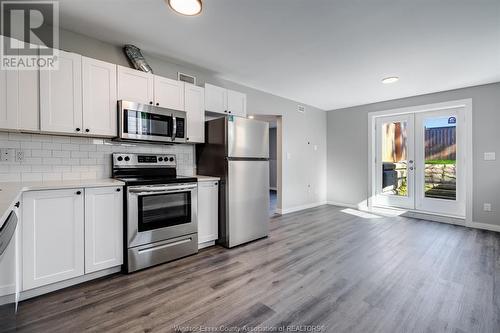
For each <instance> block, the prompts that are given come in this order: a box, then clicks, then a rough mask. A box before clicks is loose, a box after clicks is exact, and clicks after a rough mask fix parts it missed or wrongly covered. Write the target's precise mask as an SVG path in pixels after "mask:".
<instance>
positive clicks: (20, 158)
mask: <svg viewBox="0 0 500 333" xmlns="http://www.w3.org/2000/svg"><path fill="white" fill-rule="evenodd" d="M16 162H24V151H22V150H16Z"/></svg>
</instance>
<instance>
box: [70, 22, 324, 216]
mask: <svg viewBox="0 0 500 333" xmlns="http://www.w3.org/2000/svg"><path fill="white" fill-rule="evenodd" d="M124 42H126V41H124ZM60 48H61V49H63V50H66V51H70V52H75V53H79V54H82V55H84V56H88V57H92V58H96V59H100V60H104V61H108V62H112V63H116V64H119V65H123V66H128V62H127V59H126V58H125V56H124V54H123V51H122V49H121V45H119V46H118V45H111V44H108V43H104V42H101V41H98V40H96V39H93V38H89V37H86V36H84V35H81V34H78V33H74V32H70V31H64V30H62V31H61V32H60ZM221 52H223V51H221ZM144 56H145V58H146V60H147V61H148V62H149V64H150V65H151V67H152V68H153V71H154V72H155V74H158V75H161V76H164V77H169V78H173V79H177V72H178V71H180V72H183V73H186V74H192V75H195V76H196V77H197V80H198V81H197V84H198V85H200V86H203V84H204V83H205V82H210V83H213V84H216V85H219V86H222V87H226V88H229V89H234V90H237V91H241V92H244V93H246V94H247V111H248V113H249V114H263V115H281V116H283V119H282V124H283V142H282V156H281V157H282V162H283V164H282V177H283V178H282V183H283V184H282V209H283V210H287V209H293V208H299V207H302V206H307V205H311V204H315V203H320V202H324V201H326V112H325V111H322V110H319V109H316V108H314V107H310V106H307V105H306V111H305V112H304V113H299V112H298V111H297V102H294V101H292V100H289V99H285V98H281V97H278V96H275V95H271V94H268V93H265V92H262V91H259V90H256V89H252V88H249V87H246V86H242V85H239V84H236V83H232V82H229V81H225V80H222V79H220V78H219V77H218V76H217V73H213V72H211V71H209V70H206V69H201V68H197V67H196V66H193V65H189V64H184V63H182V62H181V61H179V60H173V59H170V58H166V57H158V56H156V55H152V54H144ZM314 146H317V149H316V150H314Z"/></svg>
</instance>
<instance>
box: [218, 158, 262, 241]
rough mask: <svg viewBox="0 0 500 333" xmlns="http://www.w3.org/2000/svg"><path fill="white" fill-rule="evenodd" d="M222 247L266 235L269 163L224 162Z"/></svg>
mask: <svg viewBox="0 0 500 333" xmlns="http://www.w3.org/2000/svg"><path fill="white" fill-rule="evenodd" d="M226 191H227V192H226V193H227V194H226V200H227V206H226V209H227V210H226V219H227V220H226V227H227V229H226V232H227V236H228V237H227V238H226V239H227V243H228V244H226V246H228V247H233V246H236V245H240V244H243V243H246V242H249V241H252V240H255V239H258V238H262V237H265V236H267V234H268V232H269V161H256V160H238V161H232V160H230V161H228V178H227V188H226Z"/></svg>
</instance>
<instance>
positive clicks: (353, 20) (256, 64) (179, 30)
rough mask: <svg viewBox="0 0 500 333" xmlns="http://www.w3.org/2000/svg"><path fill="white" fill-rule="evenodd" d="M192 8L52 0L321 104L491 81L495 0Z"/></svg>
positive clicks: (154, 1)
mask: <svg viewBox="0 0 500 333" xmlns="http://www.w3.org/2000/svg"><path fill="white" fill-rule="evenodd" d="M203 5H204V8H203V13H202V15H200V16H196V17H184V16H180V15H177V14H175V13H173V12H172V11H171V10H170V8H169V7H168V5H166V3H165V2H164V1H163V0H85V1H76V0H61V1H60V10H61V26H62V27H64V28H66V29H68V30H72V31H76V32H80V33H82V34H86V35H89V36H93V37H95V38H98V39H101V40H104V41H107V42H111V43H116V44H124V43H133V44H135V45H137V46H139V47H140V48H141V49H143V51H144V52H145V53H148V52H149V53H155V54H160V55H165V56H168V57H172V58H177V59H182V61H184V62H188V63H192V64H196V65H197V66H200V67H203V68H207V69H210V70H212V71H214V72H216V73H217V75H218V76H220V77H221V78H224V79H227V80H231V81H234V82H237V83H241V84H244V85H247V86H250V87H253V88H257V89H260V90H263V91H267V92H270V93H273V94H275V95H279V96H283V97H287V98H290V99H293V100H296V101H299V102H301V103H306V104H309V105H312V106H316V107H319V108H321V109H324V110H332V109H338V108H342V107H347V106H354V105H361V104H367V103H372V102H377V101H383V100H389V99H395V98H401V97H406V96H413V95H420V94H425V93H430V92H437V91H443V90H449V89H454V88H460V87H465V86H472V85H478V84H485V83H491V82H498V81H500V0H434V1H432V0H365V1H362V0H203ZM387 76H399V77H400V78H401V79H400V81H399V82H397V83H395V84H392V85H384V84H382V83H381V82H380V80H381V79H382V78H384V77H387Z"/></svg>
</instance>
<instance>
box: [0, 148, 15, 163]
mask: <svg viewBox="0 0 500 333" xmlns="http://www.w3.org/2000/svg"><path fill="white" fill-rule="evenodd" d="M15 153H16V150H15V149H12V148H3V149H0V160H1V161H2V162H14V155H15Z"/></svg>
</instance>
